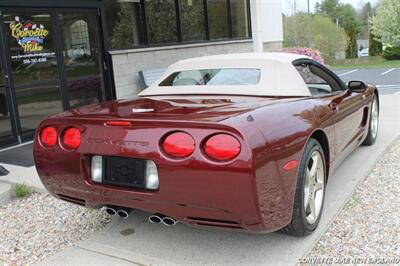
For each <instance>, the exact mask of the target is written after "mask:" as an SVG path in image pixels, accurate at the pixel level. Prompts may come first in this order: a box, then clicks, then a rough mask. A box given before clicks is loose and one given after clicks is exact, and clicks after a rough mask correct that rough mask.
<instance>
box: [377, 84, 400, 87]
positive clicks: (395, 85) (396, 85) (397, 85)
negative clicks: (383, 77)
mask: <svg viewBox="0 0 400 266" xmlns="http://www.w3.org/2000/svg"><path fill="white" fill-rule="evenodd" d="M376 87H378V88H391V87H400V84H394V85H376Z"/></svg>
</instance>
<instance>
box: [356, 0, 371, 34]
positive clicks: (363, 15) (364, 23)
mask: <svg viewBox="0 0 400 266" xmlns="http://www.w3.org/2000/svg"><path fill="white" fill-rule="evenodd" d="M372 16H374V10H373V9H372V5H371V3H370V2H367V3H366V4H365V5H364V6H363V7H362V9H361V11H360V16H359V20H360V24H361V25H360V26H361V31H360V35H359V36H360V38H361V39H368V38H369V37H370V24H369V20H370V18H371V17H372Z"/></svg>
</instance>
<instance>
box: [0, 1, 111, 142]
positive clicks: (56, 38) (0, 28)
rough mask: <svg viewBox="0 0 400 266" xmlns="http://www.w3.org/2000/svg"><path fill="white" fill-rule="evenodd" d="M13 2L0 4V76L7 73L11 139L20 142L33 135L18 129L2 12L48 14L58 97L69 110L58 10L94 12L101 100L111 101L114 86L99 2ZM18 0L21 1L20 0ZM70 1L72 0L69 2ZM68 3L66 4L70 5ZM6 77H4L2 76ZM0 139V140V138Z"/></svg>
mask: <svg viewBox="0 0 400 266" xmlns="http://www.w3.org/2000/svg"><path fill="white" fill-rule="evenodd" d="M14 1H15V0H13V1H7V0H6V1H5V2H4V3H2V4H1V5H0V38H1V40H2V42H0V45H1V47H0V55H5V56H1V64H2V66H3V71H4V75H5V76H6V75H7V76H8V79H7V83H8V84H7V86H6V90H7V92H8V95H7V96H8V98H7V100H8V101H9V102H10V103H11V104H10V106H9V109H10V110H9V111H10V118H11V120H12V129H13V136H12V137H11V138H12V141H11V142H14V143H16V140H17V142H19V143H22V142H24V141H29V140H32V138H33V137H34V133H35V132H34V130H28V131H22V127H21V123H20V120H19V113H18V105H17V98H16V91H15V84H14V80H13V75H12V71H11V57H10V52H9V43H8V39H7V35H6V34H5V32H6V30H7V29H6V27H5V24H4V20H3V13H4V12H13V13H18V12H21V13H27V14H29V13H37V12H43V13H48V14H50V16H51V19H52V21H51V27H52V30H53V36H52V37H53V42H54V52H55V53H56V58H57V70H58V79H59V85H60V99H61V100H62V107H63V109H64V110H68V109H69V106H70V105H69V99H68V89H67V86H66V80H67V77H66V71H65V66H64V63H63V62H64V56H63V43H62V41H63V36H62V32H61V30H60V29H61V28H60V27H61V24H60V19H59V16H58V14H59V13H72V14H74V13H81V14H86V13H88V14H96V15H97V27H98V30H99V32H98V40H96V41H98V42H99V57H100V58H99V60H100V64H99V65H100V68H101V69H100V71H101V74H102V77H103V83H104V91H103V92H102V99H100V101H104V100H111V99H114V98H115V85H114V78H113V72H112V66H111V58H110V57H109V56H108V53H107V50H106V49H107V47H108V43H107V41H106V39H105V36H107V35H106V34H105V33H106V29H105V28H104V27H105V26H106V24H105V17H104V11H102V9H101V7H102V4H100V3H99V2H97V1H96V2H97V3H96V2H95V1H93V2H90V1H79V2H74V1H71V2H73V7H69V6H68V3H66V2H64V3H62V4H60V3H55V1H37V2H36V3H31V2H29V3H26V4H25V5H23V3H19V4H16V3H15V2H14ZM21 2H22V1H21ZM71 4H72V3H71ZM71 4H70V5H71ZM27 6H32V8H28V7H27ZM5 80H6V79H5ZM0 141H1V140H0ZM1 146H2V142H0V147H1Z"/></svg>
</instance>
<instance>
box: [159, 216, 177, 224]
mask: <svg viewBox="0 0 400 266" xmlns="http://www.w3.org/2000/svg"><path fill="white" fill-rule="evenodd" d="M177 223H178V221H177V220H175V219H174V218H171V217H164V218H163V219H162V224H163V225H165V226H174V225H176V224H177Z"/></svg>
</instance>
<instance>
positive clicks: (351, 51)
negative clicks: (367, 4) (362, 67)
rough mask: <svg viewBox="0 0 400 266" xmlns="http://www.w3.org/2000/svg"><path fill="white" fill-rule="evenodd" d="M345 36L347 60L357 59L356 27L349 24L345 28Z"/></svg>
mask: <svg viewBox="0 0 400 266" xmlns="http://www.w3.org/2000/svg"><path fill="white" fill-rule="evenodd" d="M346 34H347V36H348V37H349V39H348V42H347V47H346V57H347V58H357V56H358V48H357V39H356V35H357V30H356V26H355V25H354V24H353V23H351V24H349V26H348V27H347V30H346Z"/></svg>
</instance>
